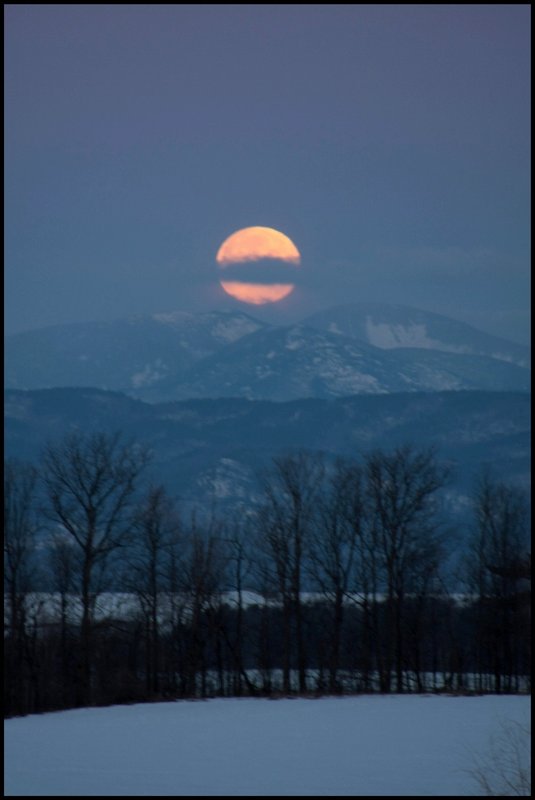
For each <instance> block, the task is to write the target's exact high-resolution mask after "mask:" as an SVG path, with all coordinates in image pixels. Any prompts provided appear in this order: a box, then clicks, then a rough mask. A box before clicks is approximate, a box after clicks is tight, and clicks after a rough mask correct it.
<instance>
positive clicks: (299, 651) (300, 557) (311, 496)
mask: <svg viewBox="0 0 535 800" xmlns="http://www.w3.org/2000/svg"><path fill="white" fill-rule="evenodd" d="M323 475H324V466H323V459H322V458H321V456H320V455H318V454H311V453H306V452H299V453H296V454H291V455H287V456H281V457H278V458H274V459H273V466H272V469H271V471H269V472H268V473H267V474H266V475H265V476H264V481H263V490H264V498H265V499H264V504H263V506H262V508H261V510H260V514H259V524H260V542H261V548H262V549H263V551H264V552H265V553H266V554H267V555H268V556H269V559H270V561H271V565H272V570H273V580H274V583H275V585H276V586H277V591H278V595H279V598H280V600H281V602H282V611H283V690H284V692H286V693H288V692H289V691H290V690H291V684H290V668H291V661H292V652H293V650H294V647H293V645H294V643H295V655H296V661H297V672H298V680H299V691H300V692H302V693H303V692H306V690H307V682H306V654H305V640H304V625H303V601H302V596H301V594H302V591H303V578H304V563H305V554H306V550H307V547H308V544H309V539H310V536H311V531H312V529H313V527H314V524H315V522H314V516H315V514H316V510H317V509H316V502H317V499H318V496H319V492H320V487H321V483H322V480H323Z"/></svg>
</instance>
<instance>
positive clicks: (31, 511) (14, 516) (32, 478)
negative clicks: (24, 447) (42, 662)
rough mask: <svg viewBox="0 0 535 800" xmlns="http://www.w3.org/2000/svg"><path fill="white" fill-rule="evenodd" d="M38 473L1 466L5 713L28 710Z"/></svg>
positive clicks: (18, 466)
mask: <svg viewBox="0 0 535 800" xmlns="http://www.w3.org/2000/svg"><path fill="white" fill-rule="evenodd" d="M36 482H37V472H36V470H35V468H34V467H32V466H30V465H29V464H24V463H23V462H20V461H16V460H14V459H10V460H8V461H7V462H5V464H4V587H5V591H6V593H7V599H8V630H7V642H6V645H7V647H8V648H9V649H8V651H7V654H6V675H5V679H6V690H7V691H6V705H7V710H8V713H17V712H22V711H25V710H27V706H28V703H27V699H25V698H24V697H23V687H24V672H25V666H26V656H27V652H26V651H27V646H28V642H27V635H26V634H27V631H26V622H27V620H26V607H27V604H26V599H27V595H28V592H29V591H30V590H31V589H32V581H33V578H34V570H35V559H34V556H35V546H36V542H35V537H36V533H37V530H38V525H37V519H36V513H35V512H36V508H35V496H36Z"/></svg>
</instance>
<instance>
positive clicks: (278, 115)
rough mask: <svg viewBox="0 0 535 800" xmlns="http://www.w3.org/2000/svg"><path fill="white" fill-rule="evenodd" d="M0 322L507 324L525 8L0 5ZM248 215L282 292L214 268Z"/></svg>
mask: <svg viewBox="0 0 535 800" xmlns="http://www.w3.org/2000/svg"><path fill="white" fill-rule="evenodd" d="M4 9H5V12H4V13H5V321H6V332H7V333H13V332H17V331H21V330H26V329H30V328H37V327H41V326H44V325H52V324H58V323H65V322H78V321H89V320H111V319H116V318H120V317H124V316H128V315H131V314H151V313H156V312H165V311H173V310H179V309H184V310H195V311H209V310H213V309H237V308H239V309H241V310H244V311H246V312H248V313H250V314H252V315H253V316H256V317H259V318H264V319H273V320H276V321H279V322H285V321H293V320H297V319H300V318H302V317H304V316H305V315H306V314H308V313H311V312H312V311H316V310H318V309H321V308H326V307H329V306H334V305H337V304H341V303H350V302H386V303H401V304H404V305H409V306H414V307H417V308H422V309H425V310H429V311H435V312H438V313H442V314H446V315H448V316H452V317H454V318H456V319H459V320H463V321H465V322H469V323H470V324H472V325H475V326H476V327H478V328H480V329H482V330H484V331H487V332H489V333H493V334H496V335H500V336H504V337H506V338H510V339H512V340H515V341H518V342H521V343H527V342H528V341H529V330H530V144H531V129H530V114H531V107H530V47H531V41H530V25H531V11H530V6H529V5H490V4H489V5H423V6H421V5H329V6H327V5H253V4H251V5H217V6H215V5H133V4H132V5H113V4H111V5H108V4H105V5H93V6H90V5H67V6H63V5H62V6H60V5H24V4H22V5H7V6H5V7H4ZM247 226H267V227H272V228H275V229H277V230H279V231H282V232H283V233H284V234H286V235H287V236H288V237H290V238H291V239H292V241H293V242H294V243H295V245H296V246H297V247H298V249H299V251H300V253H301V257H302V265H301V267H300V268H299V274H300V280H299V285H298V286H297V288H296V290H295V291H294V293H293V294H292V295H291V296H290V298H288V299H286V300H284V301H281V303H279V304H274V305H271V306H269V307H261V308H256V307H254V306H251V305H244V304H242V303H240V302H239V301H237V300H233V299H232V298H230V297H228V296H226V295H225V294H224V293H223V291H222V289H221V288H220V286H219V284H218V271H217V266H216V262H215V256H216V253H217V251H218V248H219V247H220V245H221V243H222V242H223V241H224V240H225V239H226V238H227V237H228V236H229V235H230V234H231V233H233V232H234V231H236V230H237V229H239V228H243V227H247Z"/></svg>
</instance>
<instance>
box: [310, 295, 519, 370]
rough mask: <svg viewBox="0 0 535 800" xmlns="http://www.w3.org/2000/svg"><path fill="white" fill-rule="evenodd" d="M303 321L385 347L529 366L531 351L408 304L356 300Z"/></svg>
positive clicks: (325, 329)
mask: <svg viewBox="0 0 535 800" xmlns="http://www.w3.org/2000/svg"><path fill="white" fill-rule="evenodd" d="M303 324H304V325H307V326H310V327H312V328H317V329H318V330H324V331H329V332H330V333H338V334H340V335H342V336H349V337H352V338H354V339H358V340H359V341H362V342H366V343H367V344H371V345H374V346H375V347H380V348H384V349H388V350H390V349H394V348H399V347H410V348H423V349H426V350H443V351H446V352H450V353H459V354H465V355H481V356H488V357H489V358H495V359H499V360H501V361H509V362H511V363H513V364H518V365H519V366H521V367H529V364H530V351H529V348H528V347H525V346H524V345H520V344H516V343H515V342H509V341H507V340H506V339H501V338H499V337H497V336H491V335H490V334H488V333H484V332H483V331H479V330H477V329H476V328H473V327H472V326H471V325H467V324H466V323H464V322H459V321H458V320H454V319H451V318H450V317H444V316H442V315H441V314H434V313H431V312H430V311H422V310H421V309H417V308H410V307H408V306H400V305H387V304H382V303H355V304H353V305H344V306H338V307H336V308H331V309H328V310H327V311H320V312H318V313H317V314H312V315H311V316H309V317H307V318H306V319H305V320H303Z"/></svg>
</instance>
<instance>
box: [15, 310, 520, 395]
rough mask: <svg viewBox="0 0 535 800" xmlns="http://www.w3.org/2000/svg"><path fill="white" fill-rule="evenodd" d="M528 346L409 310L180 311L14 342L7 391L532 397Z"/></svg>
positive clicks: (61, 330) (87, 325)
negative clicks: (284, 314)
mask: <svg viewBox="0 0 535 800" xmlns="http://www.w3.org/2000/svg"><path fill="white" fill-rule="evenodd" d="M528 364H529V348H527V347H522V346H521V345H516V344H514V343H512V342H507V341H506V340H502V339H497V338H496V337H492V336H489V335H488V334H485V333H482V332H481V331H477V330H475V329H474V328H471V327H470V326H468V325H465V324H464V323H460V322H457V321H455V320H450V319H448V318H447V317H442V316H440V315H437V314H431V313H429V312H425V311H419V310H417V309H410V308H405V307H402V306H387V305H378V304H375V305H374V304H357V305H354V306H342V307H339V308H334V309H330V310H328V311H324V312H321V313H319V314H314V315H312V316H310V317H308V318H307V319H306V320H304V322H303V323H302V324H301V325H292V326H289V327H285V328H282V327H275V326H270V325H267V324H266V323H263V322H260V321H258V320H256V319H254V318H253V317H251V316H249V315H248V314H245V313H242V312H210V313H199V314H195V313H189V312H178V311H177V312H174V313H169V314H154V315H152V316H138V317H132V318H129V319H126V320H118V321H116V322H110V323H78V324H76V325H65V326H55V327H52V328H44V329H42V330H38V331H29V332H27V333H21V334H16V335H15V336H11V337H7V338H6V342H5V366H4V370H5V372H4V375H5V386H6V388H15V389H16V388H21V389H40V388H51V387H54V386H94V387H97V388H101V389H108V390H116V391H122V392H127V393H128V394H130V395H131V396H133V397H137V398H140V399H144V400H148V401H150V402H163V401H172V400H182V399H187V398H195V397H230V396H238V397H246V398H249V399H257V400H278V401H286V400H291V399H297V398H300V397H320V398H328V397H341V396H344V395H350V394H384V393H390V392H405V391H442V390H458V391H462V390H472V389H479V390H485V391H486V390H489V391H529V389H530V372H529V370H528V369H527V365H528Z"/></svg>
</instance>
